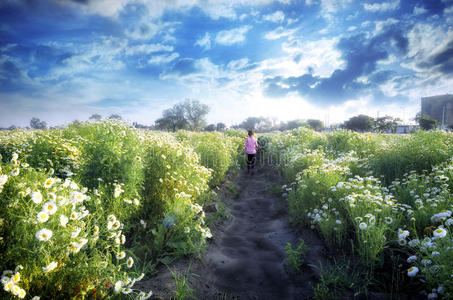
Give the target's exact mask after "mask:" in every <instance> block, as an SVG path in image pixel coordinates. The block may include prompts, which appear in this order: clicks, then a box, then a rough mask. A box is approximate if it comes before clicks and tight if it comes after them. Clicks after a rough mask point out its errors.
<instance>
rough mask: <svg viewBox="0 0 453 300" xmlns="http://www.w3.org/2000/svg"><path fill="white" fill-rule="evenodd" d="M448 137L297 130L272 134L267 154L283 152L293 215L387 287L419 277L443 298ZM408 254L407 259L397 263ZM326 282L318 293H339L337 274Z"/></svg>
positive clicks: (452, 169)
mask: <svg viewBox="0 0 453 300" xmlns="http://www.w3.org/2000/svg"><path fill="white" fill-rule="evenodd" d="M297 136H302V138H298V137H297ZM452 139H453V135H452V134H451V133H445V132H439V131H435V132H417V133H416V134H412V135H404V136H403V135H380V134H376V135H372V134H358V133H353V132H348V131H340V132H335V133H327V134H323V136H322V137H316V136H314V135H312V134H311V132H310V131H304V130H299V131H293V132H289V133H282V134H280V135H276V134H274V135H272V136H271V139H270V142H269V144H268V147H267V151H268V153H267V155H269V156H271V155H276V154H279V155H281V156H283V157H286V159H284V160H281V161H279V164H278V166H279V167H280V168H282V169H283V170H284V172H283V174H284V175H285V177H286V179H287V184H286V185H284V186H283V189H284V190H286V192H287V193H288V202H289V212H290V221H292V222H293V223H294V224H296V225H298V226H303V227H307V226H310V227H311V228H312V229H314V230H317V231H318V232H319V233H320V234H321V236H323V237H324V239H325V241H326V242H327V243H328V244H330V245H331V246H333V247H335V248H339V249H343V251H345V253H347V254H348V255H351V256H352V257H355V258H356V259H357V262H360V264H359V265H360V266H362V267H363V268H366V270H368V272H369V273H368V274H369V276H368V277H369V278H370V277H371V276H373V277H375V278H374V279H375V280H377V281H382V282H384V281H385V282H388V281H389V280H390V281H391V282H392V284H393V286H392V287H389V288H388V290H386V291H387V292H391V293H395V292H396V293H399V292H401V291H402V289H404V288H407V287H410V288H412V287H414V286H416V285H415V284H414V283H413V282H412V281H411V279H410V277H411V276H416V277H420V279H421V280H424V281H425V282H426V284H425V288H426V289H427V290H428V291H431V292H432V293H437V294H442V296H443V297H446V295H450V293H451V291H453V290H452V289H453V286H451V284H450V282H449V281H448V276H449V275H451V274H450V273H451V272H450V273H448V271H446V270H450V269H451V268H452V267H453V265H451V261H452V260H451V257H450V255H451V251H449V250H448V249H451V248H452V247H453V244H452V242H451V237H450V238H448V237H449V236H450V235H451V226H452V225H453V218H452V207H453V197H452V194H451V190H452V188H453V163H452V159H451V157H452V154H453V152H452V151H453V147H452V145H453V140H452ZM314 141H315V142H314ZM315 145H316V146H315ZM314 146H315V147H318V148H315V147H314ZM313 149H318V150H316V151H318V152H317V154H316V155H314V156H313V154H314V153H316V152H315V151H313ZM321 149H322V150H323V151H321ZM318 155H319V156H318ZM318 158H319V159H318ZM291 168H293V171H292V172H288V171H287V170H291ZM378 178H379V179H378ZM446 237H447V238H446ZM408 256H410V257H411V258H410V260H408V265H406V266H405V265H404V264H401V262H402V261H406V259H407V257H408ZM389 262H390V264H391V265H392V270H391V272H388V268H387V267H386V265H387V264H388V263H389ZM391 262H393V264H392V263H391ZM394 262H398V263H394ZM401 268H402V269H401ZM404 268H406V269H404ZM417 268H418V269H417ZM359 269H361V268H359ZM402 271H403V272H404V273H403V274H401V273H402ZM329 272H330V271H329ZM448 274H449V275H448ZM341 277H343V276H341ZM390 277H391V278H390ZM323 281H327V282H328V283H323V282H321V283H320V284H319V285H317V286H316V287H315V294H316V297H317V298H320V299H321V298H323V297H324V298H331V297H332V295H338V293H337V292H336V291H337V290H338V288H337V287H336V286H335V285H334V284H332V283H330V282H331V281H333V282H337V280H330V279H328V278H327V279H325V278H324V279H323ZM411 282H412V283H411ZM417 282H418V281H417ZM332 285H333V288H332ZM342 286H344V285H343V284H340V287H342ZM359 292H360V293H361V292H362V291H359ZM414 293H416V291H414ZM430 297H435V295H431V296H430Z"/></svg>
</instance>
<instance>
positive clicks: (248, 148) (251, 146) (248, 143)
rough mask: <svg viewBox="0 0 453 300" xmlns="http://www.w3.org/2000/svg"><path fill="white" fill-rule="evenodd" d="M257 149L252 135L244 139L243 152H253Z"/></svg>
mask: <svg viewBox="0 0 453 300" xmlns="http://www.w3.org/2000/svg"><path fill="white" fill-rule="evenodd" d="M257 149H258V143H257V142H256V139H255V138H254V137H251V136H249V137H248V138H246V139H245V144H244V152H245V153H247V154H255V153H256V150H257Z"/></svg>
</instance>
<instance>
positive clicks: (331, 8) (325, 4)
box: [321, 0, 352, 13]
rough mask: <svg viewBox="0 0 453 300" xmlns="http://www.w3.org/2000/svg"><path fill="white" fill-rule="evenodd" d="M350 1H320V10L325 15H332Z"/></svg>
mask: <svg viewBox="0 0 453 300" xmlns="http://www.w3.org/2000/svg"><path fill="white" fill-rule="evenodd" d="M351 2H352V0H321V6H322V10H323V11H324V12H326V13H334V12H337V11H339V10H340V9H343V8H345V7H346V6H347V5H348V4H349V3H351Z"/></svg>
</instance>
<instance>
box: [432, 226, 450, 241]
mask: <svg viewBox="0 0 453 300" xmlns="http://www.w3.org/2000/svg"><path fill="white" fill-rule="evenodd" d="M433 235H434V237H435V238H436V239H442V238H444V237H445V236H446V235H447V231H446V230H445V229H443V228H441V227H439V228H437V229H436V230H434V231H433Z"/></svg>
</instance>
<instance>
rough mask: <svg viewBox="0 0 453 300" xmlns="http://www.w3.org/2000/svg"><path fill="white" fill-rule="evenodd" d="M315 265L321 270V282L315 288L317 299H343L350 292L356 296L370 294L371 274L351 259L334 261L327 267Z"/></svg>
mask: <svg viewBox="0 0 453 300" xmlns="http://www.w3.org/2000/svg"><path fill="white" fill-rule="evenodd" d="M314 267H316V268H319V270H320V277H319V283H318V284H317V285H316V286H315V288H314V298H315V299H343V298H346V297H347V296H346V295H347V294H348V293H349V294H353V295H354V297H357V296H367V295H368V286H369V285H370V283H371V276H370V274H369V272H368V271H364V270H361V269H360V268H358V266H356V265H355V264H354V263H352V262H351V261H347V260H344V261H334V263H333V264H328V265H327V266H326V267H323V266H322V265H320V266H314ZM342 295H345V296H344V297H343V296H342Z"/></svg>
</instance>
